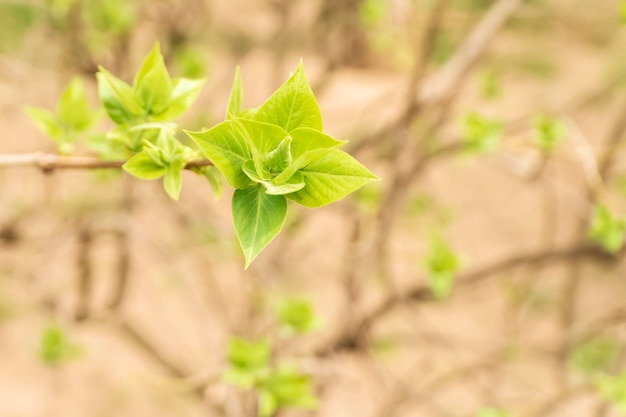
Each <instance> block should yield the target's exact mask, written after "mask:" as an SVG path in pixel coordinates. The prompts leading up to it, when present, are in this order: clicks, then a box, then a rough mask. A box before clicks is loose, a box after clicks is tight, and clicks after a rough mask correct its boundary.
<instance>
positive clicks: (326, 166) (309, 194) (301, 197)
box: [276, 149, 379, 207]
mask: <svg viewBox="0 0 626 417" xmlns="http://www.w3.org/2000/svg"><path fill="white" fill-rule="evenodd" d="M300 172H301V173H302V176H303V179H304V183H305V186H304V188H303V189H301V190H299V191H296V192H295V193H291V194H287V198H289V199H291V200H294V201H295V202H297V203H299V204H302V205H303V206H306V207H321V206H324V205H326V204H330V203H332V202H334V201H337V200H339V199H341V198H343V197H345V196H346V195H348V194H350V193H351V192H353V191H355V190H357V189H359V188H361V187H362V186H363V185H365V184H367V183H369V182H372V181H377V180H379V178H378V177H377V176H375V175H374V174H372V173H371V172H370V171H369V170H368V169H367V168H365V167H364V166H363V165H361V164H360V163H359V162H358V161H357V160H356V159H354V158H353V157H351V156H350V155H348V154H347V153H345V152H343V151H340V150H338V149H335V150H331V151H328V152H327V153H326V155H325V157H324V158H316V159H315V160H313V161H311V162H310V163H309V164H308V165H306V166H305V167H303V168H302V169H301V170H300ZM276 180H278V177H276Z"/></svg>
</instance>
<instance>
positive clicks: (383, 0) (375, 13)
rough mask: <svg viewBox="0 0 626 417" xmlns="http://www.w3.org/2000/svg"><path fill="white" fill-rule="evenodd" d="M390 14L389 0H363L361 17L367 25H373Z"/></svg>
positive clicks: (360, 10) (362, 21)
mask: <svg viewBox="0 0 626 417" xmlns="http://www.w3.org/2000/svg"><path fill="white" fill-rule="evenodd" d="M388 14H389V4H388V2H387V0H363V1H362V2H361V6H360V8H359V18H360V20H361V23H363V25H364V26H365V27H373V26H376V25H378V24H379V23H380V22H381V21H383V20H384V19H385V18H386V17H387V15H388Z"/></svg>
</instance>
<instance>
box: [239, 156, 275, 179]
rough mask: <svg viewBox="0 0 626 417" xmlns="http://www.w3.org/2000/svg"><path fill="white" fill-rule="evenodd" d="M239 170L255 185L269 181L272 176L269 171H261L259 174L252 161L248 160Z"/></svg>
mask: <svg viewBox="0 0 626 417" xmlns="http://www.w3.org/2000/svg"><path fill="white" fill-rule="evenodd" d="M241 168H242V170H243V172H244V174H246V175H247V176H248V178H250V179H251V180H252V181H254V182H256V183H259V184H261V183H263V182H266V181H270V180H271V179H272V176H271V174H270V172H269V170H267V169H265V170H263V169H262V170H261V172H259V171H258V170H257V167H256V165H255V163H254V161H253V160H252V159H248V160H247V161H246V162H244V164H243V165H242V166H241Z"/></svg>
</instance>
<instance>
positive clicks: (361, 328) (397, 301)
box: [319, 244, 621, 355]
mask: <svg viewBox="0 0 626 417" xmlns="http://www.w3.org/2000/svg"><path fill="white" fill-rule="evenodd" d="M619 256H621V255H620V254H618V255H616V256H613V255H610V254H608V253H607V252H605V251H603V250H602V249H601V248H599V247H597V246H592V245H586V244H585V245H577V246H573V247H570V248H562V249H549V250H544V251H537V252H532V253H527V254H522V255H517V256H511V257H507V258H504V259H501V260H498V261H495V262H493V263H491V264H488V265H487V266H484V267H482V268H479V269H476V270H474V271H469V272H467V273H464V274H459V276H458V277H457V282H456V284H455V289H457V290H458V289H459V288H461V287H466V286H473V285H475V284H477V283H480V282H482V281H484V280H486V279H487V278H489V277H491V276H493V275H496V274H501V273H503V272H506V271H509V270H511V269H514V268H517V267H520V266H523V265H543V264H548V263H555V262H564V261H571V260H573V259H580V260H582V259H609V260H614V259H618V258H619ZM414 281H417V282H420V284H418V285H415V286H413V287H409V288H407V289H405V290H403V291H401V292H399V293H397V294H391V295H390V296H389V297H387V298H386V299H384V300H382V301H381V302H379V303H378V305H376V306H375V307H373V308H372V309H371V310H370V311H369V312H367V313H365V314H364V315H363V316H362V317H361V319H360V320H359V321H358V322H357V323H356V325H355V328H354V329H352V330H351V331H348V332H345V333H344V334H341V335H340V337H339V338H337V339H336V340H334V341H332V342H331V343H330V344H329V345H328V346H326V347H325V348H324V349H322V350H321V351H320V352H319V353H321V354H322V355H324V354H328V353H331V352H333V351H336V350H342V349H354V348H361V347H362V344H363V342H364V339H365V337H366V335H367V333H368V331H369V329H370V328H371V327H372V326H373V325H374V324H375V323H376V322H377V321H378V320H380V319H382V318H383V317H385V316H386V315H387V314H389V313H391V312H392V311H393V310H395V309H396V308H397V307H400V306H402V305H403V304H406V303H408V302H417V301H423V302H428V301H434V300H435V297H434V296H433V294H432V292H431V289H430V287H429V286H428V285H426V284H421V282H425V281H426V280H425V279H422V278H417V279H414Z"/></svg>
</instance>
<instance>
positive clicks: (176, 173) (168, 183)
mask: <svg viewBox="0 0 626 417" xmlns="http://www.w3.org/2000/svg"><path fill="white" fill-rule="evenodd" d="M180 171H181V170H180V169H176V167H169V168H168V169H167V170H166V171H165V177H164V178H163V188H165V191H166V192H167V195H169V196H170V198H171V199H172V200H175V201H178V198H179V197H180V189H181V188H182V186H183V180H182V178H181V175H180Z"/></svg>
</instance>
